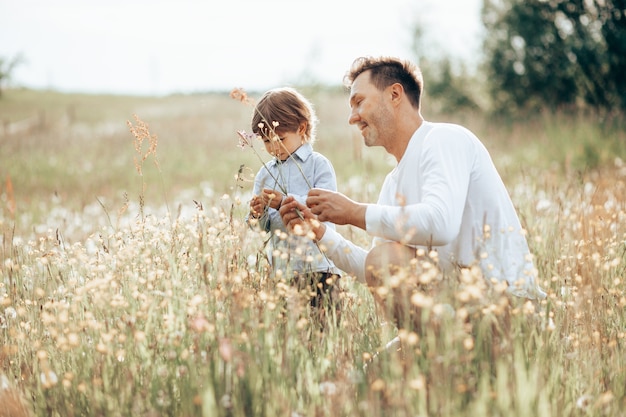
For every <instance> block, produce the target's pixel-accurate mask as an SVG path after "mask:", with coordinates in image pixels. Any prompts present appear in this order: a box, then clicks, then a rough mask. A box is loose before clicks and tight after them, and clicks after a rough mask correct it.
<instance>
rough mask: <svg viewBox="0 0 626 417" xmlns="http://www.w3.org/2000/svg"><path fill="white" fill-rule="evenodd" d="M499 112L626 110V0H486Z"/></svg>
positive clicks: (488, 59)
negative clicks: (581, 109)
mask: <svg viewBox="0 0 626 417" xmlns="http://www.w3.org/2000/svg"><path fill="white" fill-rule="evenodd" d="M482 19H483V23H484V25H485V27H486V29H487V36H486V38H485V43H484V51H485V70H486V75H487V79H488V80H489V86H488V88H489V90H490V93H491V97H492V99H493V102H494V104H495V105H496V106H497V107H498V108H500V109H503V108H517V109H520V108H539V107H548V108H551V109H557V108H563V107H574V106H586V107H591V108H593V109H597V110H601V111H605V112H612V111H615V110H626V76H625V74H626V0H484V3H483V10H482Z"/></svg>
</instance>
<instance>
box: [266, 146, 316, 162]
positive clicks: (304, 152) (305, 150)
mask: <svg viewBox="0 0 626 417" xmlns="http://www.w3.org/2000/svg"><path fill="white" fill-rule="evenodd" d="M312 154H313V146H312V145H311V144H310V143H309V142H304V143H303V144H302V146H300V147H299V148H298V149H296V151H295V152H294V153H292V154H291V156H290V157H289V158H287V159H286V160H285V162H288V161H289V160H290V159H291V158H296V162H304V161H306V160H307V159H308V158H309V156H311V155H312ZM279 162H280V161H278V159H276V158H274V159H273V160H272V164H273V165H278V164H279ZM285 162H283V163H285Z"/></svg>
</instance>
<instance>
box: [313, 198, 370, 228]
mask: <svg viewBox="0 0 626 417" xmlns="http://www.w3.org/2000/svg"><path fill="white" fill-rule="evenodd" d="M306 205H307V206H308V207H310V208H311V212H312V213H313V214H315V215H316V216H317V219H318V220H319V221H320V222H331V223H335V224H340V225H343V224H351V225H353V226H357V227H360V228H361V229H363V230H365V210H366V208H367V205H366V204H362V203H357V202H356V201H353V200H350V199H349V198H348V197H346V196H345V195H343V194H341V193H338V192H336V191H329V190H323V189H320V188H313V189H311V190H310V191H309V195H308V197H307V199H306Z"/></svg>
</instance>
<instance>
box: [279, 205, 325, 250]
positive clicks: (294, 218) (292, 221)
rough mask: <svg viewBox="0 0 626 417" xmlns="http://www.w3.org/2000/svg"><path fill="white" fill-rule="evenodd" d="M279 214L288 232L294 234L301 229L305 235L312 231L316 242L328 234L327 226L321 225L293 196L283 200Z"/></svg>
mask: <svg viewBox="0 0 626 417" xmlns="http://www.w3.org/2000/svg"><path fill="white" fill-rule="evenodd" d="M279 213H280V217H281V218H282V219H283V223H284V224H285V226H286V227H287V230H290V231H292V232H293V231H298V229H300V230H301V231H302V232H303V233H305V232H306V231H308V230H312V231H313V233H315V240H320V239H321V238H322V236H324V233H326V225H325V224H324V223H321V222H320V221H319V220H318V219H317V216H315V215H314V214H313V213H311V210H310V209H309V208H308V207H307V206H305V205H304V204H301V203H298V201H297V200H296V199H295V198H293V197H292V196H289V197H287V198H285V199H284V200H283V204H282V205H281V206H280V210H279Z"/></svg>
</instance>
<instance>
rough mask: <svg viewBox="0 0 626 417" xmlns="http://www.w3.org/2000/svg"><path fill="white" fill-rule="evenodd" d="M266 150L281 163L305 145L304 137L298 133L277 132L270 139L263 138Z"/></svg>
mask: <svg viewBox="0 0 626 417" xmlns="http://www.w3.org/2000/svg"><path fill="white" fill-rule="evenodd" d="M263 143H265V149H266V150H267V152H269V154H270V155H274V156H275V157H276V158H278V159H280V160H281V161H285V160H286V159H287V158H289V155H291V154H292V153H294V152H295V151H296V150H298V148H299V147H300V146H302V144H303V143H304V136H303V135H301V134H299V133H298V132H276V135H275V136H273V137H270V138H263Z"/></svg>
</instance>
